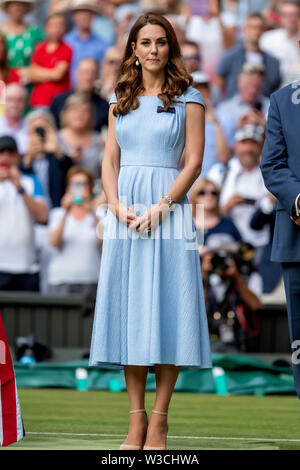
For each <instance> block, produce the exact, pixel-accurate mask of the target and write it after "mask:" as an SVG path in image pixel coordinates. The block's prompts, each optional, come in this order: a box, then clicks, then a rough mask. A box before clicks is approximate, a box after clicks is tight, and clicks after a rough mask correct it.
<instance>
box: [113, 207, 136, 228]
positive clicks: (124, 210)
mask: <svg viewBox="0 0 300 470" xmlns="http://www.w3.org/2000/svg"><path fill="white" fill-rule="evenodd" d="M112 212H114V213H115V216H116V217H117V219H118V220H119V221H120V222H121V223H122V224H124V225H127V226H128V225H129V224H130V223H131V222H133V221H134V220H136V219H138V218H139V216H138V215H137V213H136V212H135V211H134V210H133V209H131V207H128V206H126V204H123V202H120V201H118V203H117V204H116V205H115V206H114V207H113V208H112Z"/></svg>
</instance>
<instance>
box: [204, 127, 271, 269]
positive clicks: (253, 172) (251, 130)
mask: <svg viewBox="0 0 300 470" xmlns="http://www.w3.org/2000/svg"><path fill="white" fill-rule="evenodd" d="M235 139H236V144H235V156H234V157H232V158H231V159H230V160H229V162H228V165H227V166H225V165H223V164H222V163H217V164H216V165H214V166H213V167H212V168H211V170H210V171H209V172H208V175H207V178H208V179H210V180H212V181H213V182H214V183H215V184H216V185H218V186H219V187H220V188H221V195H220V206H221V212H222V214H223V215H226V216H228V217H230V218H231V219H232V221H233V222H234V224H235V225H236V227H237V228H238V230H239V232H240V233H241V236H242V238H243V240H244V241H245V242H248V243H251V244H252V245H253V246H254V247H255V248H260V250H258V249H257V250H256V260H255V261H256V262H258V261H259V257H260V256H261V249H262V248H263V247H264V246H265V245H266V244H267V243H268V242H269V240H270V230H269V227H264V228H262V229H261V230H253V229H252V228H251V227H250V220H251V218H252V216H253V214H254V212H255V210H256V206H257V204H258V203H259V201H260V200H261V198H262V197H263V196H265V195H266V194H267V189H266V187H265V185H264V182H263V177H262V174H261V171H260V168H259V162H260V156H261V150H262V145H263V135H262V134H261V130H260V129H258V128H257V127H256V126H253V125H247V126H245V127H244V128H242V129H239V130H238V131H237V133H236V138H235Z"/></svg>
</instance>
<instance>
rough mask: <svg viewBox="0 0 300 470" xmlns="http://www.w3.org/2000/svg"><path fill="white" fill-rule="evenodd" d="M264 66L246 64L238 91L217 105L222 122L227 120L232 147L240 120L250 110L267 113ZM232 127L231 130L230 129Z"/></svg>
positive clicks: (228, 137)
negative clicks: (264, 93) (263, 91)
mask: <svg viewBox="0 0 300 470" xmlns="http://www.w3.org/2000/svg"><path fill="white" fill-rule="evenodd" d="M263 86H264V66H262V65H253V64H247V63H246V64H244V66H243V69H242V72H241V74H240V75H239V79H238V93H237V94H236V95H234V96H233V97H232V98H230V99H228V100H225V101H223V102H222V103H220V104H219V105H218V106H217V109H216V111H217V113H218V116H219V119H221V120H222V122H225V121H226V122H227V129H228V132H227V134H226V137H227V140H228V143H229V145H230V147H232V148H233V147H234V142H235V139H234V136H235V133H236V131H237V128H238V122H239V120H240V119H241V117H242V116H243V114H244V113H246V112H248V111H249V110H258V111H260V112H261V113H263V115H264V116H266V115H267V112H268V109H269V98H267V97H266V96H263V94H262V90H263ZM229 129H230V130H229Z"/></svg>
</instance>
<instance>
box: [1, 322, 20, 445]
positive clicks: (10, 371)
mask: <svg viewBox="0 0 300 470" xmlns="http://www.w3.org/2000/svg"><path fill="white" fill-rule="evenodd" d="M24 436H25V431H24V427H23V420H22V416H21V409H20V404H19V399H18V392H17V388H16V380H15V372H14V367H13V362H12V359H11V355H10V351H9V346H8V342H7V337H6V332H5V329H4V325H3V322H2V318H1V314H0V445H2V446H8V445H10V444H14V443H15V442H17V441H19V440H20V439H22V438H23V437H24Z"/></svg>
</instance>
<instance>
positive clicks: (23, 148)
mask: <svg viewBox="0 0 300 470" xmlns="http://www.w3.org/2000/svg"><path fill="white" fill-rule="evenodd" d="M3 135H10V136H11V137H13V138H14V139H15V140H16V142H17V146H18V151H19V153H20V154H21V155H25V153H27V150H28V146H29V136H28V133H27V126H26V125H25V123H24V121H23V120H22V121H20V123H19V125H18V127H17V128H14V127H11V126H10V125H9V124H8V122H7V120H6V117H5V116H1V117H0V137H2V136H3Z"/></svg>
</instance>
